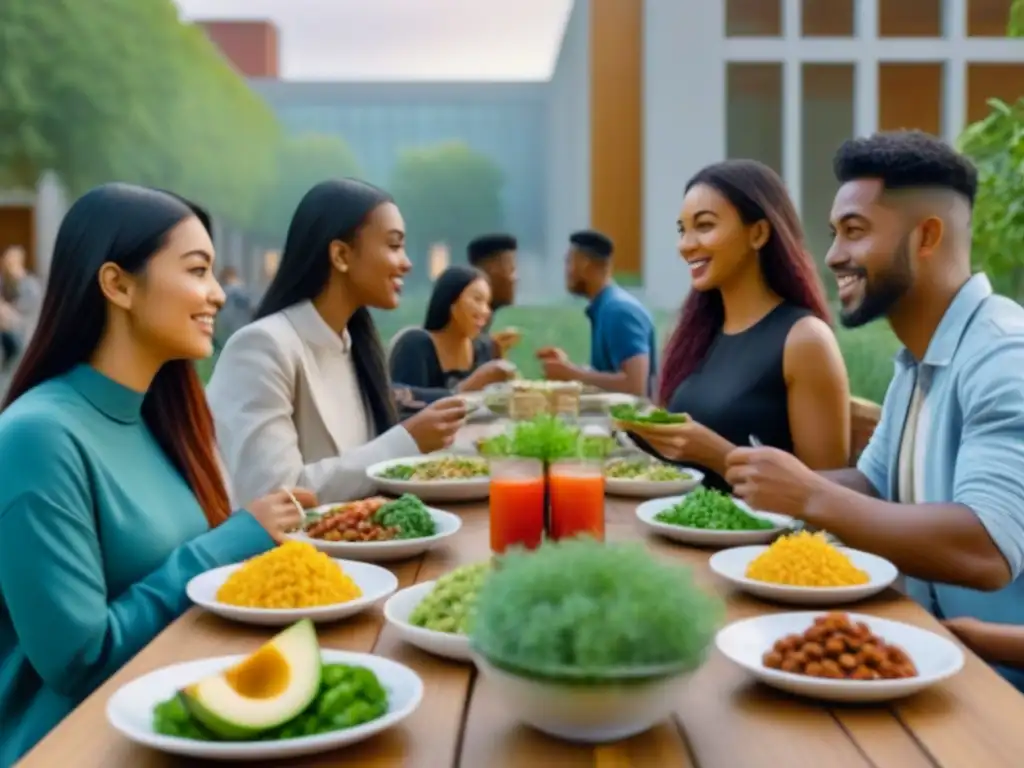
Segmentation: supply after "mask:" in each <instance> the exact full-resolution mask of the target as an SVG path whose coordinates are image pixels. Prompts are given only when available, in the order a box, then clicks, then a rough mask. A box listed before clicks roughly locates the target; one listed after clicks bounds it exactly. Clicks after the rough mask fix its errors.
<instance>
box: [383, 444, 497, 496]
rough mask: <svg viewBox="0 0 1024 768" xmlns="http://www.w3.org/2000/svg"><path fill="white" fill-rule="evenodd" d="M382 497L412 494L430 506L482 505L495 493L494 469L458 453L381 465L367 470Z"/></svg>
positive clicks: (477, 459)
mask: <svg viewBox="0 0 1024 768" xmlns="http://www.w3.org/2000/svg"><path fill="white" fill-rule="evenodd" d="M366 474H367V476H368V477H369V478H370V479H371V480H373V482H374V483H376V485H377V489H378V490H379V491H381V492H382V493H387V494H390V495H391V496H401V495H402V494H405V493H411V494H414V495H415V496H418V497H419V498H420V499H422V500H423V501H427V502H446V501H480V500H483V499H486V498H487V497H488V496H489V495H490V492H491V477H490V468H489V467H488V464H487V460H486V459H484V458H481V457H480V456H468V455H461V454H457V453H451V454H429V455H427V456H410V457H408V458H404V459H389V460H388V461H381V462H378V463H376V464H373V465H372V466H370V467H368V468H367V470H366Z"/></svg>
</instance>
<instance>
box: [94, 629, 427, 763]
mask: <svg viewBox="0 0 1024 768" xmlns="http://www.w3.org/2000/svg"><path fill="white" fill-rule="evenodd" d="M320 655H321V657H322V658H323V661H324V663H326V664H352V665H357V666H361V667H366V668H367V669H369V670H371V671H372V672H373V673H374V674H376V675H377V679H378V680H380V682H381V685H383V686H384V688H385V690H386V691H387V692H388V711H387V712H386V713H385V714H384V715H383V716H382V717H379V718H378V719H376V720H374V721H372V722H369V723H364V724H362V725H357V726H356V727H355V728H347V729H345V730H341V731H334V732H332V733H323V734H319V735H316V736H303V737H301V738H298V739H283V740H281V741H236V742H214V741H196V740H193V739H184V738H179V737H176V736H164V735H162V734H159V733H156V732H155V731H154V730H153V708H154V707H155V706H156V705H157V704H159V703H160V702H162V701H166V700H167V699H169V698H170V697H171V696H173V695H174V693H175V692H176V691H178V690H180V689H181V688H183V687H184V686H186V685H189V684H190V683H194V682H197V681H199V680H202V679H203V678H204V677H208V676H209V675H212V674H216V673H217V672H220V671H222V670H224V669H228V668H229V667H231V666H233V665H235V664H237V663H239V662H240V661H242V660H243V659H245V658H246V657H245V656H222V657H220V658H213V659H200V660H198V661H187V662H184V663H182V664H173V665H171V666H169V667H164V668H162V669H157V670H155V671H153V672H150V673H149V674H148V675H143V676H142V677H138V678H136V679H135V680H132V681H131V682H130V683H126V684H125V685H123V686H121V687H120V688H119V689H118V690H117V691H116V692H115V693H114V695H113V696H111V697H110V699H109V700H108V701H107V720H108V721H109V722H110V724H111V725H112V726H113V727H114V729H115V730H117V731H119V732H120V733H121V734H123V735H124V736H125V737H126V738H127V739H129V740H130V741H133V742H135V743H136V744H141V745H143V746H146V747H150V748H151V749H155V750H158V751H160V752H167V753H169V754H172V755H183V756H185V757H194V758H205V759H209V760H244V761H250V760H283V759H286V758H290V757H299V756H301V755H315V754H319V753H321V752H330V751H331V750H335V749H339V748H340V747H345V746H348V745H349V744H355V743H356V742H359V741H363V740H365V739H367V738H369V737H370V736H373V735H375V734H377V733H380V732H381V731H384V730H387V729H388V728H390V727H391V726H393V725H396V724H397V723H400V722H401V721H402V720H404V719H405V718H407V717H408V716H409V715H411V714H412V713H413V712H414V711H415V710H416V708H417V707H418V706H419V704H420V701H421V700H422V699H423V681H422V680H420V678H419V676H418V675H417V674H416V673H415V672H413V671H412V670H411V669H409V668H408V667H406V666H403V665H402V664H399V663H397V662H394V661H391V660H390V659H385V658H384V657H382V656H372V655H370V654H368V653H350V652H348V651H335V650H332V649H329V648H324V649H322V650H321V651H320Z"/></svg>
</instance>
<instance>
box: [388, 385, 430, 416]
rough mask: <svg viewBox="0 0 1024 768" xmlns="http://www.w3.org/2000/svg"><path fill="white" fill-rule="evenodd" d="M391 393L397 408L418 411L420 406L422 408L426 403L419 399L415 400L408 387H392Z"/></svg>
mask: <svg viewBox="0 0 1024 768" xmlns="http://www.w3.org/2000/svg"><path fill="white" fill-rule="evenodd" d="M391 394H393V395H394V396H395V404H396V405H397V406H398V407H399V408H404V409H406V410H409V411H418V410H419V409H420V408H424V407H425V406H426V405H427V404H426V403H424V402H423V401H421V400H417V399H416V398H415V397H413V394H412V390H411V389H409V388H408V387H392V388H391Z"/></svg>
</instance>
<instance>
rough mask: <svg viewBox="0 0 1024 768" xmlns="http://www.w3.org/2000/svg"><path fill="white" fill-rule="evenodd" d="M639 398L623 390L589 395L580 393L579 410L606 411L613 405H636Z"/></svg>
mask: <svg viewBox="0 0 1024 768" xmlns="http://www.w3.org/2000/svg"><path fill="white" fill-rule="evenodd" d="M638 401H639V398H637V397H634V396H633V395H627V394H626V393H624V392H598V393H594V394H591V395H580V411H584V412H593V411H601V412H606V411H607V410H608V409H609V408H611V407H612V406H613V405H636V403H637V402H638Z"/></svg>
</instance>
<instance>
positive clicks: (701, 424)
mask: <svg viewBox="0 0 1024 768" xmlns="http://www.w3.org/2000/svg"><path fill="white" fill-rule="evenodd" d="M678 227H679V237H680V240H679V252H680V254H681V255H682V257H683V259H684V260H685V261H686V262H687V264H688V265H689V267H690V275H691V277H692V280H693V290H691V291H690V294H689V296H687V298H686V302H685V303H684V304H683V310H682V315H681V317H680V320H679V325H678V326H677V327H676V329H675V331H674V333H673V334H672V336H671V338H670V339H669V342H668V345H667V346H666V349H665V355H664V364H663V368H662V378H661V382H660V387H659V400H660V402H661V403H662V404H663V405H664V406H665V407H667V408H668V409H669V410H671V411H675V412H685V413H688V414H689V415H690V417H691V420H690V421H688V422H687V423H686V424H684V425H681V426H679V427H678V428H676V429H673V430H666V431H659V432H657V433H654V432H645V431H639V432H638V433H637V436H638V437H639V438H640V440H638V441H637V442H638V443H640V444H641V447H644V448H647V449H650V450H652V451H653V452H655V453H657V454H659V455H661V456H662V457H664V458H667V459H669V460H672V461H677V462H681V463H685V464H689V465H692V466H697V467H698V468H700V469H702V471H704V472H706V473H707V479H706V480H705V483H706V484H708V485H711V486H712V487H718V488H721V489H727V488H728V486H727V484H726V482H725V480H724V479H723V478H722V475H723V474H724V470H725V455H726V454H727V453H728V452H729V451H730V450H731V449H732V448H734V447H735V446H737V445H748V444H749V441H750V440H751V437H752V436H753V437H755V438H756V439H758V440H760V441H761V442H762V443H763V444H764V445H770V446H774V447H776V448H781V449H783V450H786V451H790V452H793V453H795V454H796V455H797V456H798V457H799V458H800V459H801V460H802V461H803V462H804V463H805V464H807V465H809V466H811V467H813V468H815V469H832V468H836V467H843V466H846V464H847V462H848V460H849V452H850V437H849V434H850V415H849V414H850V407H849V383H848V381H847V377H846V366H845V364H844V363H843V358H842V356H841V354H840V352H839V346H838V344H837V343H836V339H835V336H834V335H833V333H832V330H831V328H830V325H829V323H830V319H829V312H828V305H827V303H826V299H825V291H824V289H823V287H822V284H821V279H820V278H819V277H818V272H817V270H816V269H815V266H814V263H813V261H812V259H811V257H810V255H809V254H808V253H807V251H806V250H805V248H804V239H803V230H802V229H801V226H800V222H799V219H798V218H797V214H796V209H795V208H794V207H793V203H792V201H791V200H790V199H789V195H788V193H787V192H786V188H785V186H784V185H783V183H782V180H781V179H780V178H779V176H778V175H777V174H776V173H775V172H774V171H773V170H771V169H770V168H768V167H767V166H765V165H762V164H761V163H758V162H756V161H753V160H728V161H726V162H723V163H716V164H714V165H710V166H708V167H707V168H704V169H703V170H702V171H700V172H699V173H698V174H697V175H696V176H694V177H693V178H692V179H690V181H689V182H688V183H687V185H686V195H685V198H684V200H683V208H682V212H681V213H680V216H679V221H678Z"/></svg>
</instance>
